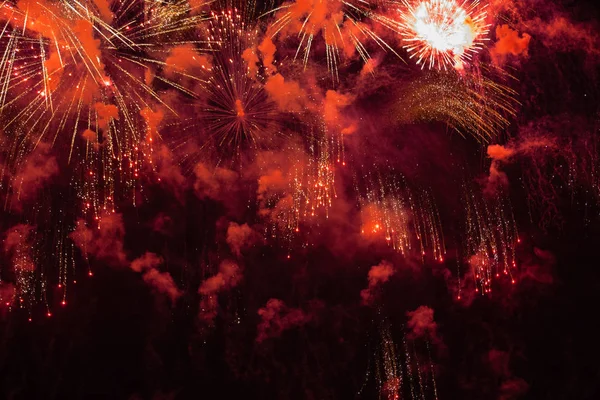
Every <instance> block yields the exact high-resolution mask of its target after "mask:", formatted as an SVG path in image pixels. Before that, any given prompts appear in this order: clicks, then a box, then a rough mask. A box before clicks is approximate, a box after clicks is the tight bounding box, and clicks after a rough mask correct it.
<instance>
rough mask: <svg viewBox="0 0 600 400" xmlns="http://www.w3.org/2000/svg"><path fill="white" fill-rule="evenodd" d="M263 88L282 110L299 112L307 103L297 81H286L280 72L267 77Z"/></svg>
mask: <svg viewBox="0 0 600 400" xmlns="http://www.w3.org/2000/svg"><path fill="white" fill-rule="evenodd" d="M265 90H266V91H267V93H268V95H269V97H270V98H271V100H273V101H274V102H275V104H277V107H278V108H279V109H280V110H281V111H284V112H300V111H302V110H303V108H304V106H305V104H306V103H307V98H306V93H305V92H304V90H303V89H302V88H301V87H300V85H299V84H298V82H295V81H290V80H287V81H286V80H285V79H284V77H283V76H282V75H281V74H275V75H272V76H270V77H269V78H267V82H266V83H265Z"/></svg>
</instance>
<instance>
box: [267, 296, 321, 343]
mask: <svg viewBox="0 0 600 400" xmlns="http://www.w3.org/2000/svg"><path fill="white" fill-rule="evenodd" d="M258 315H259V316H260V318H261V321H260V323H259V324H258V326H257V327H256V329H257V335H256V341H257V342H258V343H261V342H263V341H265V340H267V339H270V338H275V337H279V336H281V334H282V333H283V332H285V331H286V330H289V329H292V328H295V327H299V326H303V325H305V324H306V323H308V322H310V321H311V320H312V319H313V315H312V314H307V313H305V312H304V311H303V310H301V309H299V308H289V307H288V306H286V305H285V303H284V302H283V301H282V300H279V299H269V301H267V304H265V306H264V307H263V308H261V309H259V310H258Z"/></svg>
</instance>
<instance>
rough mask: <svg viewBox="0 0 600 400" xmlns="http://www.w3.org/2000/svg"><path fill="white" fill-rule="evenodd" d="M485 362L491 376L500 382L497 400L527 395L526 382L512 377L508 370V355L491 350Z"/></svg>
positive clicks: (511, 399) (527, 387) (527, 386)
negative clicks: (490, 371) (491, 373)
mask: <svg viewBox="0 0 600 400" xmlns="http://www.w3.org/2000/svg"><path fill="white" fill-rule="evenodd" d="M487 362H488V365H489V367H490V369H491V370H492V372H493V374H494V375H495V376H496V377H497V378H498V379H499V380H500V381H501V383H500V386H499V388H498V400H513V399H518V398H520V397H522V396H523V395H525V394H526V393H527V391H528V390H529V385H528V384H527V382H525V381H524V380H523V379H521V378H519V377H516V376H513V374H512V372H511V370H510V355H509V353H507V352H505V351H501V350H496V349H492V350H490V351H489V353H488V354H487Z"/></svg>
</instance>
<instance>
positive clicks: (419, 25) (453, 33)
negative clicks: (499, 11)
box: [399, 0, 489, 69]
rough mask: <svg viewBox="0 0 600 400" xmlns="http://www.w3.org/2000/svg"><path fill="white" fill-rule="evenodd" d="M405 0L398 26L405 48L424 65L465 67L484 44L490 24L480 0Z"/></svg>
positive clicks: (432, 66)
mask: <svg viewBox="0 0 600 400" xmlns="http://www.w3.org/2000/svg"><path fill="white" fill-rule="evenodd" d="M403 1H404V6H405V8H404V9H402V10H401V11H400V16H401V18H400V21H401V22H400V24H399V28H400V33H401V35H402V38H403V40H404V42H405V44H404V48H405V49H406V50H407V51H408V52H409V54H410V58H411V59H412V58H416V62H417V64H418V65H421V67H422V68H425V67H428V68H430V69H431V68H436V69H448V68H452V67H454V68H456V69H462V68H463V65H464V63H465V62H468V61H470V60H471V58H472V55H473V54H474V53H476V52H477V51H478V50H480V49H481V48H482V45H483V41H484V40H486V35H487V33H488V31H489V24H487V23H486V22H485V20H486V17H487V12H486V10H485V8H486V7H485V6H480V4H479V1H478V0H475V1H474V2H472V3H471V2H469V0H466V1H464V2H462V3H459V2H457V1H456V0H424V1H419V0H417V1H410V0H403Z"/></svg>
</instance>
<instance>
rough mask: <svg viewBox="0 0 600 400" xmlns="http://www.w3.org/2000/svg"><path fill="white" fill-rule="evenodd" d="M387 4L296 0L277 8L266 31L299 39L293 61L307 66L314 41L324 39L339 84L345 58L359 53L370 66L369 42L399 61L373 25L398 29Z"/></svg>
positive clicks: (356, 1) (326, 52)
mask: <svg viewBox="0 0 600 400" xmlns="http://www.w3.org/2000/svg"><path fill="white" fill-rule="evenodd" d="M384 4H386V2H381V3H380V2H374V1H365V0H346V1H341V0H308V1H306V0H295V1H291V2H288V3H285V4H283V5H282V6H280V7H277V8H275V9H274V10H273V11H271V13H275V22H273V23H272V24H271V25H270V26H269V29H268V31H267V34H268V35H269V36H270V37H271V38H275V37H279V38H280V39H281V40H286V39H288V38H290V37H292V36H297V37H298V38H299V40H300V42H299V44H298V46H297V49H296V54H295V55H294V59H298V58H301V59H302V62H303V64H304V65H305V66H306V65H307V63H308V60H309V57H310V54H311V50H312V49H313V48H314V47H316V46H315V44H314V42H315V39H317V38H322V40H323V41H324V44H325V57H326V60H327V68H328V69H329V71H330V73H331V75H332V78H333V80H334V81H339V78H340V77H339V73H338V66H339V64H340V62H341V60H342V59H344V58H345V59H351V58H352V56H354V55H355V54H358V55H359V56H360V58H361V59H362V60H363V62H365V63H367V62H368V61H369V60H370V59H371V56H370V54H369V50H368V48H367V45H366V42H367V41H372V42H374V43H375V44H376V45H377V47H379V48H380V49H382V50H383V51H386V52H388V51H389V52H392V53H393V54H395V55H396V56H398V57H399V58H400V56H399V55H398V53H397V52H396V51H395V50H394V48H393V47H392V46H391V45H390V44H388V43H387V42H386V41H385V40H384V38H383V37H382V36H381V35H379V34H378V33H377V30H376V29H375V28H374V25H381V26H384V27H386V28H389V29H392V30H395V29H396V27H397V26H398V22H397V21H395V20H394V19H392V18H390V17H389V16H388V13H387V9H386V7H384Z"/></svg>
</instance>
